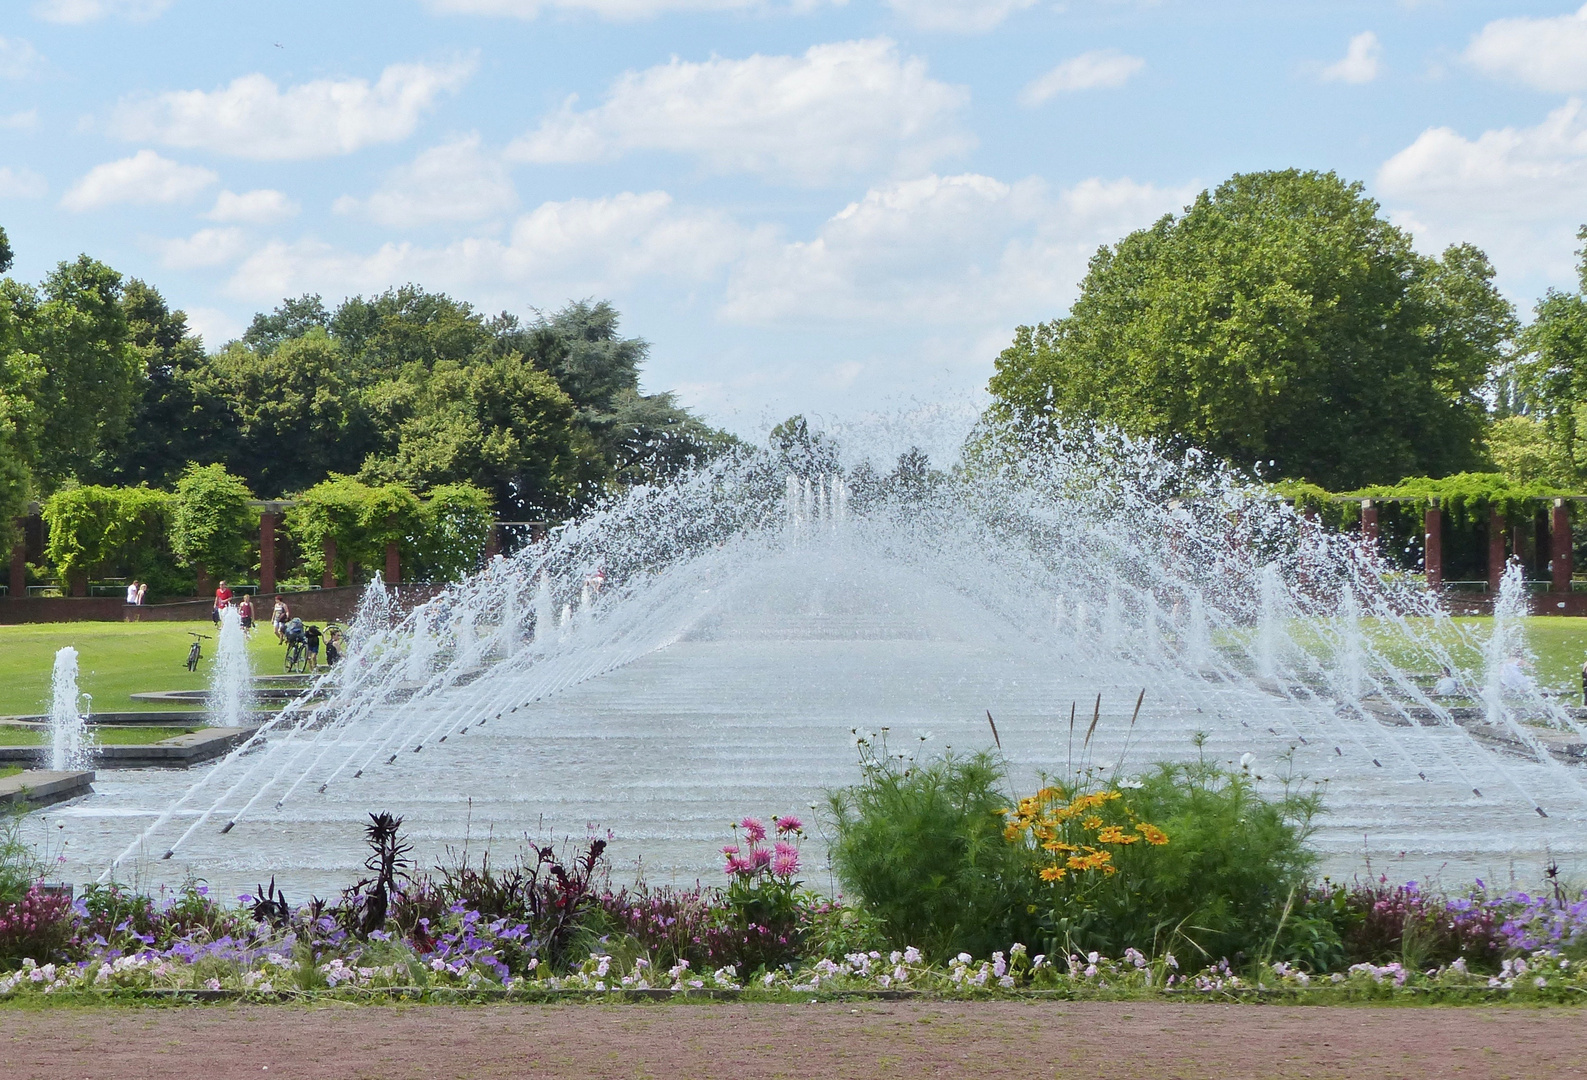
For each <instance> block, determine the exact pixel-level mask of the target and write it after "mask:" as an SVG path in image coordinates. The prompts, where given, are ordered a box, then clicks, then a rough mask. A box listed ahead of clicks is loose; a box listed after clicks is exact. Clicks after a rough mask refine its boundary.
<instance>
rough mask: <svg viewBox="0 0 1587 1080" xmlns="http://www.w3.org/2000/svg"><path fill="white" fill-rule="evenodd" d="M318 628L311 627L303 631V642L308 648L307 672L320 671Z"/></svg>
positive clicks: (319, 635)
mask: <svg viewBox="0 0 1587 1080" xmlns="http://www.w3.org/2000/svg"><path fill="white" fill-rule="evenodd" d="M320 637H321V634H320V628H319V627H317V626H311V627H309V628H308V629H307V630H305V631H303V640H304V641H305V642H306V643H307V644H308V647H309V670H310V671H318V670H320Z"/></svg>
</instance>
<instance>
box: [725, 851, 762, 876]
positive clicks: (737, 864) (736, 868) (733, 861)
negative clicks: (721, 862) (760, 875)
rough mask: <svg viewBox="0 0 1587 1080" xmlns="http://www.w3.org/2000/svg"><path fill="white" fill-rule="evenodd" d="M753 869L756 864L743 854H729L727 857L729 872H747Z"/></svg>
mask: <svg viewBox="0 0 1587 1080" xmlns="http://www.w3.org/2000/svg"><path fill="white" fill-rule="evenodd" d="M753 869H755V867H754V865H753V864H751V863H750V861H749V860H748V859H746V858H744V857H743V856H741V855H729V856H728V858H727V871H726V872H727V873H729V874H747V873H749V872H750V871H751V870H753Z"/></svg>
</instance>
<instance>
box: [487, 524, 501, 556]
mask: <svg viewBox="0 0 1587 1080" xmlns="http://www.w3.org/2000/svg"><path fill="white" fill-rule="evenodd" d="M500 552H501V541H500V539H499V538H498V537H497V536H496V523H495V522H494V521H493V522H491V523H490V527H489V528H488V529H486V530H485V560H486V561H487V562H489V561H490V560H491V559H494V558H495V557H496V556H497V555H498V554H499V553H500Z"/></svg>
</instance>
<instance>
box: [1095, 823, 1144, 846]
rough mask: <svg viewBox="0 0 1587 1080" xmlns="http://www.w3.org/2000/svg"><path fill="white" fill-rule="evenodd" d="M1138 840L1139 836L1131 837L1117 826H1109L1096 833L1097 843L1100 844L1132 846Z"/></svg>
mask: <svg viewBox="0 0 1587 1080" xmlns="http://www.w3.org/2000/svg"><path fill="white" fill-rule="evenodd" d="M1139 839H1140V837H1139V836H1131V835H1130V834H1129V833H1127V832H1125V831H1124V829H1123V827H1122V826H1119V825H1109V826H1108V827H1107V828H1105V829H1103V830H1102V831H1101V832H1099V833H1097V842H1098V843H1101V844H1133V843H1135V842H1136V841H1137V840H1139Z"/></svg>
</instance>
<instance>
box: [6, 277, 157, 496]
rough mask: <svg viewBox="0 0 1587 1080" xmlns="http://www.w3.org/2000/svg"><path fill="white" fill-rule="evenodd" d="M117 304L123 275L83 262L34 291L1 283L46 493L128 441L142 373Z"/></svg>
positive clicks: (35, 470) (39, 476)
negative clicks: (25, 360) (32, 376)
mask: <svg viewBox="0 0 1587 1080" xmlns="http://www.w3.org/2000/svg"><path fill="white" fill-rule="evenodd" d="M121 299H122V279H121V275H120V274H118V273H116V272H115V271H114V270H112V269H111V268H110V267H108V266H106V265H105V264H104V263H101V262H98V261H96V260H94V259H90V258H89V257H88V256H86V255H84V256H80V257H79V258H78V259H77V261H76V262H70V263H61V264H60V266H59V267H57V268H56V270H55V271H54V273H52V274H50V275H49V277H47V278H45V280H44V283H43V285H42V286H41V287H40V288H38V289H34V288H33V287H31V286H29V285H25V284H23V283H21V282H18V281H15V280H14V279H11V278H6V279H5V280H4V281H3V282H0V304H3V305H4V306H6V307H7V308H9V318H10V320H11V322H12V325H11V328H10V337H11V339H12V341H13V342H14V345H13V349H14V350H15V351H16V352H20V353H24V354H27V355H28V356H29V357H31V358H32V360H31V361H30V364H31V366H33V367H35V368H36V369H37V379H36V381H35V382H34V383H33V386H32V389H31V396H32V404H33V408H32V415H31V418H30V423H31V426H32V429H33V434H32V438H31V443H32V449H33V454H34V458H33V473H34V479H35V481H36V482H37V483H38V484H39V486H40V487H41V488H42V489H43V490H45V491H50V490H53V489H54V488H55V487H56V486H57V485H58V484H59V483H60V482H61V481H63V480H66V479H68V478H72V477H76V476H80V475H84V474H87V473H90V472H92V471H93V470H94V469H96V468H98V467H101V466H102V464H103V461H104V456H105V455H108V454H113V453H114V452H115V451H116V450H117V449H118V447H119V445H120V442H121V439H122V438H123V437H124V436H125V435H126V431H127V424H128V421H129V420H130V419H131V417H132V412H133V408H134V405H135V403H136V402H137V400H138V397H139V380H140V379H141V378H142V375H143V370H142V363H141V357H140V356H139V353H138V350H137V349H136V348H135V347H134V345H133V342H132V338H131V334H130V331H129V328H128V325H127V315H126V312H125V311H124V310H123V308H122V306H121Z"/></svg>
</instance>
